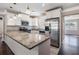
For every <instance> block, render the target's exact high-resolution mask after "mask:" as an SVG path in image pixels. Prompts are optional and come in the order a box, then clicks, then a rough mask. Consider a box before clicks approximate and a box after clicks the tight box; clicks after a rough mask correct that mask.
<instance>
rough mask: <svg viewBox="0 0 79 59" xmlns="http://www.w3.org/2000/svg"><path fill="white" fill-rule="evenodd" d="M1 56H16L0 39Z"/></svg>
mask: <svg viewBox="0 0 79 59" xmlns="http://www.w3.org/2000/svg"><path fill="white" fill-rule="evenodd" d="M0 55H14V54H13V53H12V51H11V50H10V49H9V47H8V46H7V44H6V43H5V42H1V38H0Z"/></svg>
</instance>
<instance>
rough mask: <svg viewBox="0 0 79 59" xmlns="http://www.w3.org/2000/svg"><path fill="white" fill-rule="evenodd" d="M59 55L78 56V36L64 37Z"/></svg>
mask: <svg viewBox="0 0 79 59" xmlns="http://www.w3.org/2000/svg"><path fill="white" fill-rule="evenodd" d="M58 54H59V55H79V36H75V35H66V36H65V39H64V41H63V44H62V47H61V49H60V50H59V53H58Z"/></svg>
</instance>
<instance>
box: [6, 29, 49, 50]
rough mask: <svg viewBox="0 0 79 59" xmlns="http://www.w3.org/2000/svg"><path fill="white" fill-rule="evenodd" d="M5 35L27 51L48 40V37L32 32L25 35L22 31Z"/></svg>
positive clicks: (9, 32) (8, 32)
mask: <svg viewBox="0 0 79 59" xmlns="http://www.w3.org/2000/svg"><path fill="white" fill-rule="evenodd" d="M6 35H8V36H9V37H10V38H12V39H14V40H15V41H17V42H18V43H20V44H22V45H23V46H25V47H26V48H28V49H32V48H34V47H35V46H38V45H39V44H41V43H43V42H44V41H46V40H48V39H49V36H48V35H45V34H39V33H34V32H32V33H27V32H22V31H7V33H6Z"/></svg>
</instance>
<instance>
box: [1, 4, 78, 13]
mask: <svg viewBox="0 0 79 59" xmlns="http://www.w3.org/2000/svg"><path fill="white" fill-rule="evenodd" d="M76 5H79V4H78V3H15V4H14V3H0V9H9V10H14V11H20V12H26V10H27V8H28V9H29V10H30V11H33V12H43V11H45V10H48V9H51V8H55V7H62V8H63V9H67V8H70V7H73V6H76Z"/></svg>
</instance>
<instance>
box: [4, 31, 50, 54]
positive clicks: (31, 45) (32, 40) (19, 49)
mask: <svg viewBox="0 0 79 59" xmlns="http://www.w3.org/2000/svg"><path fill="white" fill-rule="evenodd" d="M4 42H5V43H6V44H7V45H8V46H9V48H10V49H11V50H12V52H13V53H14V54H15V55H48V54H50V39H49V36H48V35H45V34H39V33H34V32H31V33H28V32H23V31H7V32H6V35H5V40H4Z"/></svg>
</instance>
